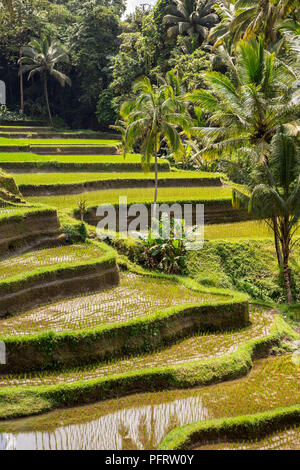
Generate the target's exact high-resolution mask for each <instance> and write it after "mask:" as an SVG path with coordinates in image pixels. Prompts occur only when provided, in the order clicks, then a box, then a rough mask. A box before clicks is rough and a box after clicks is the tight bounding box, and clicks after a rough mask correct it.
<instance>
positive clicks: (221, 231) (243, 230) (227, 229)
mask: <svg viewBox="0 0 300 470" xmlns="http://www.w3.org/2000/svg"><path fill="white" fill-rule="evenodd" d="M204 237H205V239H207V240H218V239H222V240H226V239H228V240H229V239H231V238H236V239H240V238H246V239H248V240H249V239H260V240H261V239H263V238H273V232H272V230H271V229H270V227H269V226H268V225H267V224H266V223H265V222H263V221H257V220H249V221H247V222H234V223H230V224H215V225H206V226H205V231H204Z"/></svg>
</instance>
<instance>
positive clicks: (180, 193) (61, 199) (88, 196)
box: [28, 187, 232, 209]
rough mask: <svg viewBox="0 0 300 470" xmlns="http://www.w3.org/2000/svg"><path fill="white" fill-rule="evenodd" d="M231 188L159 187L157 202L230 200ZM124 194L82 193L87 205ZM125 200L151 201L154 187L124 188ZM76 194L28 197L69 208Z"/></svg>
mask: <svg viewBox="0 0 300 470" xmlns="http://www.w3.org/2000/svg"><path fill="white" fill-rule="evenodd" d="M231 193H232V191H231V188H230V187H220V188H206V187H204V188H160V189H159V190H158V202H160V203H161V202H175V201H210V200H226V199H227V200H230V199H231ZM120 196H124V189H119V190H102V191H90V192H87V193H84V198H85V200H86V203H87V205H88V206H98V205H100V204H118V203H119V197H120ZM126 196H127V202H128V203H129V204H130V203H134V202H136V203H153V200H154V188H153V189H152V188H144V189H142V190H141V189H135V188H134V189H131V188H130V189H126ZM78 198H79V196H78V195H65V196H42V197H29V198H28V201H30V203H31V204H34V203H37V202H39V203H40V204H46V205H49V206H52V207H57V208H58V209H71V208H75V207H77V205H78Z"/></svg>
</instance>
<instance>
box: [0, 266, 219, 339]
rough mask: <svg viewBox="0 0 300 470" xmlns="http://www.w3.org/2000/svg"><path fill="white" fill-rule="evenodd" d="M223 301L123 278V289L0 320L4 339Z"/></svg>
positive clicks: (127, 276) (158, 281)
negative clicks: (194, 304)
mask: <svg viewBox="0 0 300 470" xmlns="http://www.w3.org/2000/svg"><path fill="white" fill-rule="evenodd" d="M223 299H224V297H222V296H218V295H210V294H203V293H198V292H195V291H192V290H189V289H187V288H186V287H184V286H182V285H180V284H177V283H175V282H170V281H166V280H162V279H156V278H148V277H143V276H138V275H135V274H131V273H130V274H126V273H125V274H123V275H122V280H121V285H120V286H118V287H115V288H114V289H110V290H107V291H103V292H98V293H95V294H93V295H87V296H83V297H76V298H73V299H66V300H65V301H61V302H58V303H55V304H51V305H46V306H42V307H40V308H35V309H34V310H31V311H28V312H26V313H24V314H22V315H19V316H15V317H11V318H6V319H2V320H0V334H1V335H10V336H13V335H24V334H29V333H38V332H40V331H48V330H54V331H66V330H73V329H82V328H92V327H95V326H99V325H106V324H111V323H122V322H126V321H128V320H131V319H134V318H139V317H142V316H146V315H147V314H150V313H153V312H155V311H157V310H160V309H164V308H167V307H171V306H174V305H182V304H185V303H201V302H207V301H210V300H223Z"/></svg>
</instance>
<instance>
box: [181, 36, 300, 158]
mask: <svg viewBox="0 0 300 470" xmlns="http://www.w3.org/2000/svg"><path fill="white" fill-rule="evenodd" d="M227 65H228V67H229V69H230V76H231V78H229V77H228V75H225V74H222V73H219V72H206V73H204V74H203V78H204V80H205V82H206V84H207V85H208V88H209V89H208V90H207V89H206V90H204V89H201V90H195V91H193V92H191V93H189V94H188V95H187V98H188V99H189V100H191V101H192V102H193V103H194V104H196V105H197V106H200V107H201V108H202V109H203V111H205V112H207V113H208V114H209V119H208V124H209V125H208V126H206V127H198V128H196V129H194V130H192V132H194V134H195V135H198V136H200V137H202V138H203V139H204V142H205V144H204V146H203V149H202V150H201V151H200V152H199V153H198V155H196V156H195V158H196V159H197V157H198V156H200V155H206V156H208V157H210V158H220V157H222V156H224V155H226V157H228V156H230V155H234V154H236V151H237V150H240V149H242V148H245V147H246V148H249V147H251V146H254V147H255V149H256V151H258V152H259V154H260V155H261V159H262V160H263V159H264V158H267V157H268V152H269V150H268V148H269V144H270V142H271V139H272V136H273V135H274V134H275V133H276V130H277V128H278V126H279V125H281V124H282V125H284V126H285V127H286V128H288V129H289V132H290V133H296V132H297V119H299V110H300V98H299V89H300V82H299V80H298V79H297V76H295V74H294V73H293V72H292V71H291V70H290V69H289V68H287V67H286V66H285V65H284V64H283V63H281V62H279V61H277V60H276V56H275V54H268V53H266V52H265V51H264V38H263V37H262V36H260V37H259V39H258V40H256V39H251V40H249V41H248V42H246V41H240V42H239V43H238V47H237V53H236V56H235V58H234V60H228V63H227Z"/></svg>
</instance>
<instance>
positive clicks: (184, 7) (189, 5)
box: [163, 0, 218, 45]
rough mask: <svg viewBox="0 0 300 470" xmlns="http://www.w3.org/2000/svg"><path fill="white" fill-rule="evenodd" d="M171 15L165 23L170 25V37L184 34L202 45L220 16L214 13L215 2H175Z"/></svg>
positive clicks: (201, 0) (186, 0)
mask: <svg viewBox="0 0 300 470" xmlns="http://www.w3.org/2000/svg"><path fill="white" fill-rule="evenodd" d="M174 4H175V5H171V6H170V7H169V12H170V13H169V14H167V15H165V16H164V19H163V21H164V22H165V23H167V24H169V25H170V26H169V28H168V35H169V36H176V35H178V34H184V35H188V36H190V37H191V38H192V39H193V40H196V39H197V41H198V45H199V44H201V43H202V42H203V41H204V39H206V37H207V36H208V33H209V29H210V28H211V27H212V26H214V25H215V24H216V22H217V21H218V16H217V15H216V14H215V13H213V10H212V6H213V4H214V2H213V0H198V1H197V0H174Z"/></svg>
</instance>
